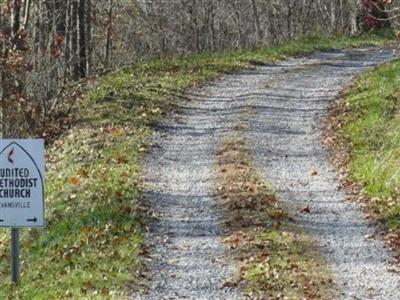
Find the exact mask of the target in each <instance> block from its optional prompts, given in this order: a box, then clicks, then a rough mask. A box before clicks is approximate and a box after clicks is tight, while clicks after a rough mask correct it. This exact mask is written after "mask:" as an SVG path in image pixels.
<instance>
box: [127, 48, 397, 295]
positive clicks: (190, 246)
mask: <svg viewBox="0 0 400 300" xmlns="http://www.w3.org/2000/svg"><path fill="white" fill-rule="evenodd" d="M390 58H392V51H391V50H383V51H382V50H374V49H353V50H343V51H331V52H325V53H315V54H313V55H310V56H307V57H303V58H294V59H289V60H287V61H283V62H280V63H278V64H275V65H268V66H262V67H257V68H256V69H255V70H248V71H243V72H240V73H237V74H234V75H227V76H225V77H222V78H220V79H219V80H217V81H214V82H211V83H209V84H207V85H206V86H204V87H202V88H199V89H196V90H194V91H192V92H191V93H190V94H189V95H188V96H189V98H190V99H191V100H190V101H188V102H187V103H185V104H183V105H182V106H181V107H180V109H179V110H178V112H177V113H176V114H175V115H174V116H173V117H171V118H170V119H169V120H168V121H165V122H164V124H162V126H160V128H159V129H158V130H157V132H156V133H155V135H154V143H155V144H156V147H154V149H153V150H152V152H151V154H150V155H149V157H148V160H147V171H146V174H147V175H146V180H147V185H148V191H147V196H148V198H149V199H150V202H151V205H152V209H153V210H154V212H155V214H156V216H157V221H155V222H154V224H152V228H151V234H150V236H149V239H150V242H151V244H152V245H153V247H151V260H150V261H149V263H148V267H149V269H150V272H151V274H150V275H151V277H152V282H151V286H150V290H149V292H148V293H144V294H142V295H135V296H133V299H199V300H200V299H241V298H242V297H241V294H240V291H238V290H235V289H234V288H229V287H225V286H224V284H225V283H226V282H228V281H229V279H230V278H231V276H232V275H233V272H234V264H233V262H232V261H230V259H229V257H228V256H227V251H226V249H225V248H224V245H223V243H222V240H221V239H222V238H223V235H224V233H223V230H222V228H221V227H222V226H220V220H221V216H222V215H223V212H221V211H219V210H218V209H217V208H216V207H215V195H214V192H213V189H214V187H215V177H216V174H215V171H214V168H215V159H216V151H217V148H218V146H219V145H220V143H221V142H222V141H223V139H224V137H226V136H228V135H229V134H230V133H231V132H232V130H233V127H234V125H236V121H237V119H238V118H239V117H240V115H241V112H243V110H244V109H246V111H250V112H251V114H250V115H251V120H250V121H251V126H250V130H249V132H248V138H249V140H250V141H251V143H250V146H251V147H252V151H253V153H254V156H255V159H256V162H257V163H258V165H259V167H260V170H261V172H262V174H263V176H264V177H265V179H266V180H267V181H270V182H271V183H273V184H274V185H275V186H276V187H277V191H278V193H279V195H280V196H281V198H282V200H283V201H284V203H285V204H287V206H288V207H290V208H291V209H293V213H296V212H297V211H299V210H300V209H301V208H302V207H304V206H305V205H307V204H308V205H310V208H311V214H309V215H300V214H296V218H297V221H298V223H299V226H302V227H303V228H304V229H305V230H306V231H307V232H310V233H311V234H312V235H314V236H315V237H316V238H317V240H319V241H320V243H321V251H322V252H323V254H324V255H325V256H326V258H327V260H328V261H329V263H330V264H331V265H332V269H333V271H334V274H336V276H337V280H338V282H339V285H340V288H341V291H343V293H342V296H343V298H344V299H400V286H399V281H398V278H397V276H396V275H395V274H393V273H390V272H389V271H388V270H387V267H388V264H387V261H388V259H389V255H388V254H387V253H386V251H385V249H384V248H383V245H382V243H381V242H380V241H376V240H371V239H366V238H365V237H366V236H368V235H370V234H371V233H372V232H373V229H372V228H370V227H369V226H368V223H367V222H366V221H365V220H364V218H363V216H362V213H361V212H360V209H359V207H358V206H357V205H355V204H352V203H349V202H346V201H345V198H346V195H345V193H344V192H343V191H341V190H340V189H339V185H338V182H337V179H336V173H335V172H334V171H333V170H332V168H331V167H330V165H329V163H328V158H327V153H326V151H325V150H324V149H323V147H322V145H321V142H320V134H321V123H322V120H323V118H324V117H325V116H326V114H327V109H328V107H329V104H330V101H331V100H332V99H334V97H335V96H336V95H337V94H338V92H339V91H340V90H341V89H342V88H343V87H344V86H345V85H346V84H347V83H349V81H350V80H351V79H352V78H353V76H354V75H356V74H358V73H359V72H361V71H363V70H365V69H366V68H369V67H372V66H374V65H376V64H379V63H382V62H384V61H386V60H388V59H390Z"/></svg>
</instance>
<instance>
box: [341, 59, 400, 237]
mask: <svg viewBox="0 0 400 300" xmlns="http://www.w3.org/2000/svg"><path fill="white" fill-rule="evenodd" d="M399 86H400V61H399V60H397V61H394V62H391V63H388V64H386V65H383V66H381V67H379V68H377V69H375V70H372V71H370V72H368V73H367V74H364V75H363V76H361V77H360V78H359V79H358V80H357V81H356V82H355V83H354V85H353V86H352V87H351V88H350V89H349V90H348V91H347V92H346V94H345V95H344V98H345V105H346V111H345V114H344V115H342V116H339V117H338V121H339V123H340V124H341V127H342V129H341V130H340V131H339V136H340V138H342V139H344V142H345V145H346V146H348V148H349V157H348V164H347V166H348V169H349V175H350V177H351V179H353V180H354V181H355V182H357V183H360V184H361V186H362V187H363V192H364V194H365V195H366V196H367V197H366V198H367V199H368V204H369V207H370V208H371V209H372V212H373V214H374V215H375V216H376V217H377V218H378V219H379V220H380V221H382V222H383V223H385V224H386V226H387V228H388V229H389V230H390V231H395V232H397V233H399V232H400V202H399V199H400V169H399V166H400V106H399V105H400V89H399Z"/></svg>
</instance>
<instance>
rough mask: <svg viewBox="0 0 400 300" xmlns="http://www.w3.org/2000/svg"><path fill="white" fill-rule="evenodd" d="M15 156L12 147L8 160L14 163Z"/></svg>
mask: <svg viewBox="0 0 400 300" xmlns="http://www.w3.org/2000/svg"><path fill="white" fill-rule="evenodd" d="M13 156H14V148H12V149H11V151H10V152H9V153H8V156H7V159H8V161H9V162H10V163H12V164H13V163H14V159H13Z"/></svg>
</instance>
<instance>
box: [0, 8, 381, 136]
mask: <svg viewBox="0 0 400 300" xmlns="http://www.w3.org/2000/svg"><path fill="white" fill-rule="evenodd" d="M2 2H3V3H2V5H1V15H0V18H1V19H0V26H1V36H0V53H1V73H0V74H1V77H0V78H1V85H0V86H1V89H0V95H1V108H2V122H1V126H2V127H1V128H2V132H3V134H6V135H8V136H16V135H18V136H21V137H22V136H29V135H31V136H40V135H44V134H46V131H47V134H49V133H50V134H51V133H52V132H54V131H57V130H58V128H62V127H63V125H62V124H63V123H67V122H68V114H69V111H70V106H71V105H73V103H71V102H73V101H65V99H66V98H74V92H71V85H74V84H76V83H77V82H79V81H82V79H84V80H85V79H86V80H87V79H89V80H90V79H91V78H93V77H95V76H97V75H101V74H104V73H105V72H109V71H112V70H116V69H118V68H120V67H122V66H124V65H128V64H131V63H134V62H137V61H140V60H143V59H146V58H148V57H160V56H161V57H169V56H171V55H184V54H187V53H198V52H212V51H232V50H238V49H251V48H255V47H268V46H272V45H277V44H280V43H282V42H284V41H288V40H291V39H294V38H297V37H301V36H303V35H305V34H307V33H317V32H321V33H322V32H323V33H331V34H358V33H359V32H360V31H361V30H363V28H364V27H365V25H368V26H375V25H378V26H384V25H383V24H375V22H376V23H384V22H381V21H378V19H380V17H382V16H381V15H382V14H383V15H385V14H386V13H385V12H382V11H381V9H378V8H377V7H378V6H381V8H384V5H385V3H383V2H385V1H372V3H374V4H373V6H372V7H368V5H371V4H370V3H369V4H368V1H367V2H366V1H362V2H357V1H355V0H335V1H331V0H318V1H310V0H302V1H297V0H285V1H279V0H274V1H262V0H251V1H241V0H173V1H161V0H160V1H156V0H154V1H145V0H140V1H134V0H109V1H105V0H104V1H91V0H68V1H64V0H38V1H31V0H14V1H11V0H6V1H2ZM375 2H376V4H375ZM387 4H389V3H387ZM375 6H376V7H375ZM363 9H364V11H368V10H370V11H372V14H371V15H373V14H375V15H376V16H377V19H374V18H372V17H369V18H368V16H367V14H365V13H364V15H363ZM383 17H384V16H383ZM71 94H72V95H71ZM5 116H7V118H5ZM55 120H57V121H56V123H55ZM57 122H58V124H57ZM60 122H61V123H60ZM11 124H12V125H11ZM60 124H61V125H60Z"/></svg>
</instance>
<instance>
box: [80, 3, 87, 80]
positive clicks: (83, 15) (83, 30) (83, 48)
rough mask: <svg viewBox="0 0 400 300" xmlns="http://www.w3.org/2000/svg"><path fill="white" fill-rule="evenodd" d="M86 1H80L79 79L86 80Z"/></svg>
mask: <svg viewBox="0 0 400 300" xmlns="http://www.w3.org/2000/svg"><path fill="white" fill-rule="evenodd" d="M85 1H86V0H79V12H78V17H79V77H80V78H84V77H85V76H86V74H87V69H86V67H87V56H86V42H87V40H86V24H85V23H86V22H85V21H86V5H85Z"/></svg>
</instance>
